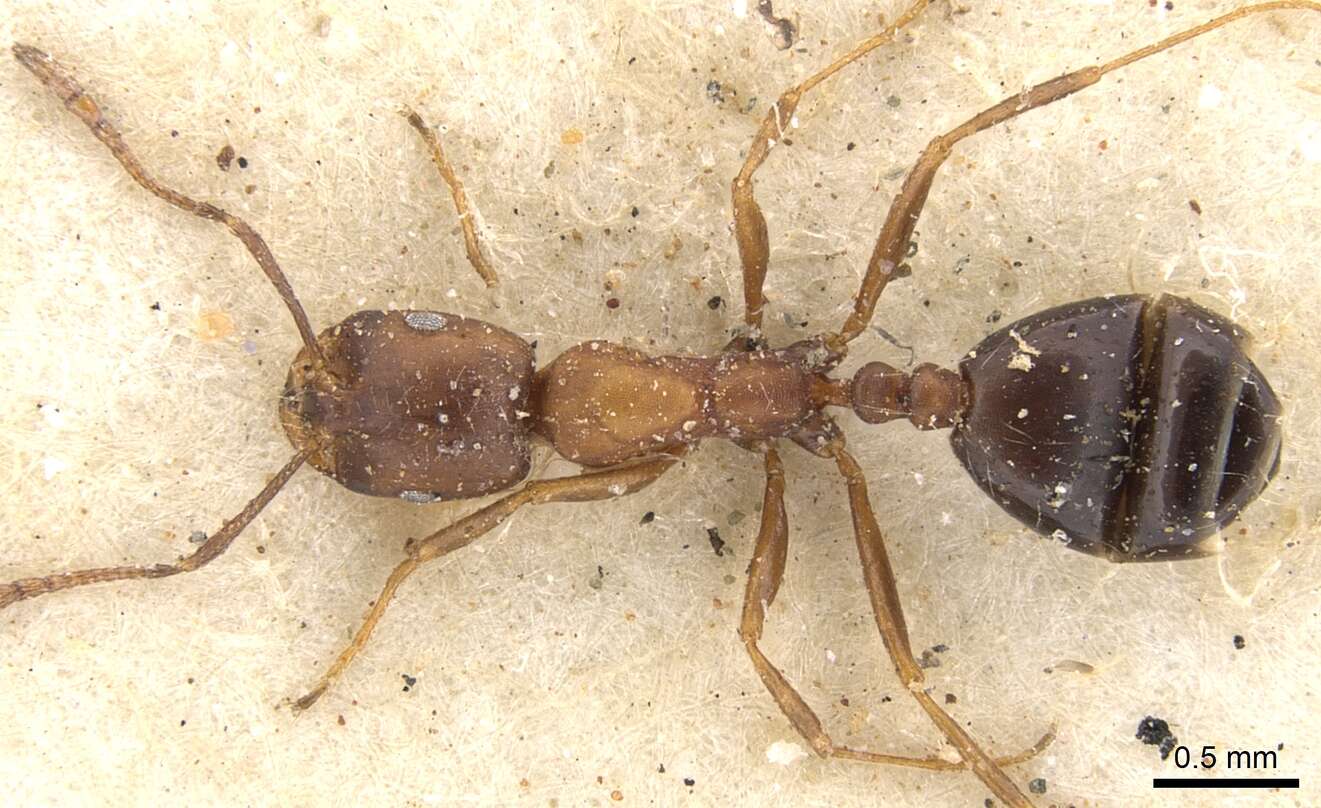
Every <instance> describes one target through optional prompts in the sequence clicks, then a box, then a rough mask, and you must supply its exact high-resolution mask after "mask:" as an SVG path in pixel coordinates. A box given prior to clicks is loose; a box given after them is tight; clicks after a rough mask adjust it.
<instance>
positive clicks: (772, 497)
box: [739, 446, 1054, 804]
mask: <svg viewBox="0 0 1321 808" xmlns="http://www.w3.org/2000/svg"><path fill="white" fill-rule="evenodd" d="M765 462H766V493H765V495H764V496H763V498H762V509H761V527H760V528H759V529H758V531H757V544H756V548H755V549H754V550H753V552H752V561H751V562H750V563H749V565H748V585H747V589H746V591H745V594H744V598H743V617H742V621H741V622H740V624H739V636H740V637H741V638H742V640H743V645H744V647H745V648H746V649H747V651H748V656H749V657H750V658H751V659H752V665H753V667H755V668H756V669H757V675H758V676H759V677H761V681H762V683H763V684H764V685H766V689H767V690H768V691H770V694H771V696H772V697H773V698H774V699H775V703H776V704H778V705H779V706H780V710H781V711H782V712H783V713H784V714H785V716H786V717H788V719H789V723H791V724H793V727H794V729H795V730H797V731H798V734H799V735H802V736H803V739H804V740H806V741H807V742H808V743H809V744H811V745H812V749H813V750H814V751H815V752H816V753H817V754H818V755H821V756H822V757H827V756H833V757H839V758H847V759H851V760H861V761H866V762H868V763H886V764H890V765H895V766H908V767H911V768H918V769H935V770H945V771H949V770H956V769H966V768H967V766H968V764H967V763H966V762H965V761H966V757H965V761H949V760H944V759H942V758H938V757H921V758H918V757H906V756H903V755H891V754H886V753H884V752H871V751H867V750H863V749H851V748H849V747H846V746H837V745H836V744H835V742H834V740H833V739H831V737H830V735H829V734H828V733H827V732H826V730H825V727H824V726H823V725H822V724H821V719H820V718H818V717H817V714H816V712H815V711H814V710H813V709H812V708H811V707H810V706H808V704H807V701H806V700H805V699H804V698H803V696H802V694H800V693H799V692H798V690H797V689H795V688H794V686H793V685H792V684H791V683H790V682H789V680H788V679H786V678H785V676H784V674H783V673H782V672H781V671H780V669H779V668H777V667H775V665H774V664H773V663H772V662H771V661H770V660H769V659H767V657H766V655H765V654H764V653H762V650H761V648H760V646H759V645H758V643H759V642H760V641H761V635H762V628H763V626H764V624H765V621H766V611H767V610H768V609H770V606H771V603H772V602H773V601H774V600H775V595H776V593H777V592H778V591H779V589H780V582H781V580H783V578H784V567H785V561H786V559H787V558H788V552H789V520H788V517H787V515H786V513H785V509H784V466H783V465H782V464H781V463H780V455H779V453H778V452H777V451H776V450H775V448H774V447H773V446H772V447H768V448H767V449H766V452H765ZM900 622H901V623H902V615H901V616H900ZM905 642H906V639H905ZM909 657H910V658H911V657H912V654H911V653H910V654H909ZM919 676H920V673H919ZM928 698H930V697H928ZM937 709H939V708H937ZM1053 739H1054V735H1053V734H1052V733H1047V734H1046V735H1045V736H1043V737H1042V738H1041V740H1039V741H1037V743H1036V745H1034V746H1033V747H1032V748H1030V749H1027V750H1025V751H1023V752H1020V753H1018V754H1016V755H1012V756H1009V757H1003V758H995V759H993V760H992V764H993V765H996V766H1009V765H1012V764H1015V763H1021V762H1022V761H1024V760H1027V759H1029V758H1031V757H1032V756H1034V755H1036V754H1037V753H1038V752H1040V751H1041V750H1042V749H1045V748H1046V746H1047V745H1048V744H1049V743H1050V742H1051V741H1052V740H1053ZM997 793H999V792H997ZM1002 798H1003V797H1002ZM1011 804H1012V803H1011Z"/></svg>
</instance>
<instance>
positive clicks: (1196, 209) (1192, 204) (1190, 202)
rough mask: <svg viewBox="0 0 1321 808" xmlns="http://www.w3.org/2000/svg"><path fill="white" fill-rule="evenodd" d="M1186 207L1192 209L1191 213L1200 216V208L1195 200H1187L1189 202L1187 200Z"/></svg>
mask: <svg viewBox="0 0 1321 808" xmlns="http://www.w3.org/2000/svg"><path fill="white" fill-rule="evenodd" d="M1188 207H1190V208H1192V210H1193V213H1196V214H1197V215H1198V216H1201V215H1202V206H1201V205H1199V204H1197V200H1196V199H1189V200H1188Z"/></svg>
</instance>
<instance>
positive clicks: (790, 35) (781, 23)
mask: <svg viewBox="0 0 1321 808" xmlns="http://www.w3.org/2000/svg"><path fill="white" fill-rule="evenodd" d="M757 12H758V13H759V14H761V18H762V19H763V20H765V21H766V22H767V23H768V24H769V25H770V26H771V27H772V28H774V29H775V47H776V48H778V49H779V50H789V49H790V48H792V47H793V46H794V42H796V41H797V40H798V26H796V25H794V24H793V22H792V21H790V20H789V19H788V18H786V17H777V16H775V12H774V11H773V10H772V9H771V0H757Z"/></svg>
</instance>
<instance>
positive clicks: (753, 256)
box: [731, 0, 931, 332]
mask: <svg viewBox="0 0 1321 808" xmlns="http://www.w3.org/2000/svg"><path fill="white" fill-rule="evenodd" d="M930 2H931V0H916V2H914V3H913V4H912V5H911V6H909V7H908V10H907V11H905V12H904V13H903V14H902V15H900V17H899V19H897V20H895V21H894V23H892V24H891V25H890V26H888V27H887V28H886V29H885V30H884V31H881V32H880V33H879V34H876V35H875V36H872V37H870V38H868V39H866V40H864V41H862V42H861V43H859V44H858V45H857V46H856V47H854V48H853V50H851V51H849V52H848V53H846V54H844V55H843V56H841V57H839V58H838V59H836V60H835V61H833V62H831V63H830V65H829V66H827V67H826V68H825V69H823V70H820V71H818V72H816V73H814V74H813V75H812V76H810V77H808V78H807V79H806V80H805V81H803V82H802V83H801V84H798V85H796V86H794V87H791V88H789V89H788V90H785V91H784V93H783V94H782V95H781V96H780V98H779V100H777V101H776V102H775V103H774V104H772V105H771V108H770V109H769V110H767V112H766V117H765V118H764V119H762V122H761V128H760V129H758V130H757V134H756V135H755V136H754V137H753V138H752V145H751V146H749V147H748V156H747V159H745V160H744V161H743V167H742V168H741V169H739V172H738V176H737V177H735V178H734V182H733V186H732V188H731V191H732V200H733V209H734V239H735V241H736V242H737V243H738V254H739V260H740V262H741V263H742V264H743V306H744V310H743V321H744V322H745V323H747V324H748V326H749V327H750V328H751V329H752V330H753V331H754V332H755V331H757V330H759V329H760V328H761V317H762V307H763V306H765V304H766V297H765V296H764V295H763V294H762V284H763V283H765V281H766V268H767V266H768V265H769V262H770V240H769V237H768V235H767V232H766V217H765V216H764V215H762V212H761V206H760V205H758V204H757V200H756V199H755V198H754V197H753V184H752V175H753V174H755V173H757V169H758V168H761V164H762V163H764V162H765V161H766V156H767V155H768V154H770V151H771V146H773V145H774V144H775V143H776V142H777V141H778V140H780V139H781V137H782V136H783V134H784V130H785V129H786V128H787V127H788V126H789V121H790V119H792V118H793V114H794V110H796V109H797V108H798V102H799V101H800V100H801V99H802V97H803V95H804V94H805V93H807V92H808V91H809V90H811V89H812V88H813V87H816V86H817V85H818V84H820V83H821V82H823V81H825V80H826V79H828V78H830V77H831V76H833V75H835V74H836V73H838V72H839V71H840V70H843V69H844V68H845V67H847V66H848V65H850V64H852V63H853V62H856V61H857V60H859V59H861V58H862V57H863V56H866V55H867V54H868V53H871V52H872V51H873V50H875V49H876V48H878V47H880V46H881V45H884V44H885V43H887V42H889V41H890V40H892V39H894V35H895V33H896V32H897V31H898V30H899V29H900V28H903V27H904V26H905V25H907V24H908V23H910V22H912V21H913V18H914V17H916V16H917V15H918V14H920V13H921V12H922V9H924V8H926V7H927V5H928V4H929V3H930Z"/></svg>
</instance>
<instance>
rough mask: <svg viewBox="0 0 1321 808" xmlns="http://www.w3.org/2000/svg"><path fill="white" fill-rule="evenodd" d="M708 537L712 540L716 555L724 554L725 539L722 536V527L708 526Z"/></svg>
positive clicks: (712, 547)
mask: <svg viewBox="0 0 1321 808" xmlns="http://www.w3.org/2000/svg"><path fill="white" fill-rule="evenodd" d="M706 537H707V538H708V539H710V540H711V549H712V550H715V551H716V555H718V556H724V554H725V540H724V539H722V538H720V528H718V527H708V528H707V529H706Z"/></svg>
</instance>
